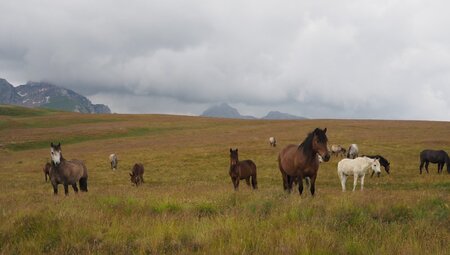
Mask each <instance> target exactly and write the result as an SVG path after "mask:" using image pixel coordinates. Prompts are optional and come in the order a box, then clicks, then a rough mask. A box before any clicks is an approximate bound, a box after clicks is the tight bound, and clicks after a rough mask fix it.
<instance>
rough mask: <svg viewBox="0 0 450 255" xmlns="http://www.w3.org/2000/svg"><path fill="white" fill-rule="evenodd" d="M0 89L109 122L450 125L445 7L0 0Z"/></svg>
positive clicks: (358, 2) (406, 2)
mask: <svg viewBox="0 0 450 255" xmlns="http://www.w3.org/2000/svg"><path fill="white" fill-rule="evenodd" d="M0 10H2V11H1V22H0V77H1V78H5V79H7V80H8V81H9V82H10V83H12V84H14V85H20V84H24V83H25V82H26V81H46V82H51V83H54V84H56V85H60V86H62V87H66V88H69V89H72V90H74V91H76V92H79V93H81V94H83V95H85V96H87V97H88V98H89V99H91V100H92V101H93V102H94V103H104V104H107V105H108V106H109V107H110V108H111V110H112V111H113V112H117V113H169V114H188V115H197V114H201V113H202V112H203V110H205V109H206V108H207V107H209V106H211V105H214V104H218V103H222V102H227V103H229V104H231V105H232V106H234V107H236V108H238V109H239V111H240V113H241V114H244V115H254V116H257V117H261V116H264V115H265V114H266V113H267V112H268V111H271V110H278V111H282V112H287V113H290V114H295V115H299V116H306V117H309V118H362V119H420V120H445V121H449V120H450V33H449V31H448V29H449V27H450V15H448V10H450V2H449V1H440V0H436V1H418V0H389V1H385V0H377V1H373V0H371V1H366V0H355V1H348V0H342V1H322V0H307V1H303V0H295V1H290V0H286V1H265V0H258V1H256V0H254V1H253V0H249V1H235V0H227V1H211V0H205V1H200V0H199V1H195V0H194V1H193V0H178V1H172V0H164V1H151V0H142V1H133V0H127V1H124V0H114V1H110V0H108V1H105V0H96V1H91V0H89V1H88V0H77V1H65V0H63V1H61V0H52V1H49V0H14V1H10V0H0Z"/></svg>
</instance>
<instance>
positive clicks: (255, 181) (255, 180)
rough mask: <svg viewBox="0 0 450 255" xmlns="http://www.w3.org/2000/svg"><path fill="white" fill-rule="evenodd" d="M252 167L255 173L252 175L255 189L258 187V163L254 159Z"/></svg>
mask: <svg viewBox="0 0 450 255" xmlns="http://www.w3.org/2000/svg"><path fill="white" fill-rule="evenodd" d="M252 168H253V175H252V176H251V177H252V187H253V189H258V181H257V179H256V175H257V172H256V164H255V163H254V162H253V161H252Z"/></svg>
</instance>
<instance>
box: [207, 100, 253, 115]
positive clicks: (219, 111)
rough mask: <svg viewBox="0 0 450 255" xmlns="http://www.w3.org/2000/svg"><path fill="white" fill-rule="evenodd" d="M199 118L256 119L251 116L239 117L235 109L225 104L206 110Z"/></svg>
mask: <svg viewBox="0 0 450 255" xmlns="http://www.w3.org/2000/svg"><path fill="white" fill-rule="evenodd" d="M200 116H204V117H215V118H230V119H256V118H255V117H253V116H244V115H241V114H240V113H239V112H238V110H237V109H236V108H233V107H231V106H230V105H228V104H226V103H222V104H219V105H214V106H211V107H209V108H208V109H206V110H205V111H204V112H203V113H202V114H201V115H200Z"/></svg>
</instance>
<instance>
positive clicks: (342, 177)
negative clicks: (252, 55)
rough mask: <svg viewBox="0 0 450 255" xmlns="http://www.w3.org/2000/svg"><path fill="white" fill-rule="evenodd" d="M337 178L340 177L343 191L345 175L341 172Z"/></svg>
mask: <svg viewBox="0 0 450 255" xmlns="http://www.w3.org/2000/svg"><path fill="white" fill-rule="evenodd" d="M339 178H340V179H341V186H342V192H344V191H345V182H346V181H347V176H346V175H345V174H343V173H341V174H339Z"/></svg>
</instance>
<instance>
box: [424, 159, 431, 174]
mask: <svg viewBox="0 0 450 255" xmlns="http://www.w3.org/2000/svg"><path fill="white" fill-rule="evenodd" d="M429 164H430V161H427V162H425V170H427V174H428V173H429V172H428V165H429Z"/></svg>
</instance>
